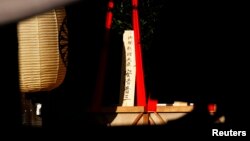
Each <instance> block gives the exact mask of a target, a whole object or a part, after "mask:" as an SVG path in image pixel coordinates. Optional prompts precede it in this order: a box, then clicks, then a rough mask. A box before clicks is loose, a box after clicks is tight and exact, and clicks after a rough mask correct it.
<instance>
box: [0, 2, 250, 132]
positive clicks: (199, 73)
mask: <svg viewBox="0 0 250 141" xmlns="http://www.w3.org/2000/svg"><path fill="white" fill-rule="evenodd" d="M163 5H164V8H163V9H161V15H160V16H159V19H160V20H159V22H158V23H156V25H155V26H156V32H155V33H154V36H153V37H152V44H151V45H150V46H149V49H148V50H147V51H146V53H145V56H144V60H145V62H144V66H147V67H148V68H149V69H147V70H146V72H145V73H146V81H147V82H146V83H147V91H150V92H151V93H152V96H153V97H154V98H157V99H159V101H161V102H165V101H167V102H172V101H175V100H187V101H191V102H195V103H197V105H200V106H198V107H199V108H198V109H196V111H195V112H194V113H192V114H191V115H190V116H189V117H187V118H186V119H183V120H180V121H177V122H176V123H173V124H169V126H168V125H166V126H160V127H117V128H112V129H109V130H108V131H112V132H117V131H119V130H116V129H122V130H126V131H128V130H129V131H137V130H145V131H146V132H153V131H161V130H162V129H164V130H165V131H170V132H171V131H177V130H178V131H179V130H180V129H182V128H180V127H183V128H184V130H181V131H183V132H181V133H191V135H194V134H192V130H191V131H190V129H189V127H191V129H198V130H195V131H200V132H202V133H204V134H209V135H210V130H209V129H211V128H213V127H217V126H216V125H210V122H208V121H209V120H210V119H209V118H208V117H207V113H206V112H204V111H203V110H205V108H206V104H207V103H211V102H214V103H217V104H218V105H219V106H220V107H221V110H222V113H224V114H225V115H226V117H228V119H227V122H226V124H225V125H223V126H221V127H220V126H219V127H218V128H223V129H226V130H227V129H231V128H233V129H235V130H246V129H247V126H246V119H247V116H246V114H247V112H248V109H247V104H246V103H247V102H248V100H247V98H246V95H247V94H248V93H247V92H246V91H245V90H244V88H245V86H246V83H245V82H247V80H246V76H245V73H244V72H245V68H246V67H245V66H246V65H247V64H244V63H245V61H246V58H247V55H246V52H245V51H244V49H243V48H242V47H245V46H246V45H245V44H244V42H243V41H244V39H245V34H244V31H245V29H244V26H243V24H244V18H242V14H243V12H241V11H238V9H237V5H234V3H222V4H221V3H212V2H202V3H191V2H171V1H167V2H164V3H163ZM105 8H106V3H105V1H101V2H100V1H98V2H97V1H82V2H80V3H77V4H73V5H70V6H67V7H66V9H67V14H68V29H69V65H68V72H67V75H66V79H65V82H64V83H63V84H62V85H61V86H60V87H59V88H57V89H55V90H53V91H52V92H50V93H49V95H47V94H46V95H45V96H44V97H45V98H44V99H43V100H44V108H43V110H44V111H43V120H44V121H43V123H44V129H54V128H57V129H76V128H78V127H80V128H84V129H85V127H86V128H88V129H91V131H93V130H92V129H94V130H95V128H94V127H96V126H94V125H93V121H94V119H93V117H92V116H91V114H89V112H88V108H89V107H90V105H91V103H92V94H93V90H94V88H95V84H96V82H97V81H98V78H96V77H97V73H98V72H99V70H98V65H99V56H100V54H101V49H102V47H103V37H104V32H105V29H104V22H105V11H106V9H105ZM16 35H17V34H16V24H15V23H10V24H8V25H4V26H2V27H0V40H1V42H2V45H1V49H2V52H3V54H2V55H1V60H2V67H1V72H2V73H1V75H2V77H1V80H2V83H3V84H2V85H1V90H2V92H1V99H2V101H4V102H5V103H6V102H7V103H6V104H5V103H4V104H3V105H2V106H1V107H2V108H3V110H2V114H1V117H2V118H3V120H2V123H3V126H2V127H4V128H5V127H6V129H7V128H9V129H11V130H13V129H16V128H17V129H20V128H21V129H22V130H23V128H24V129H28V130H29V128H25V127H23V126H22V125H21V111H20V104H21V103H20V101H19V100H20V96H19V90H18V64H17V57H18V56H17V46H18V43H17V37H16ZM111 41H112V43H111V45H110V48H109V58H108V64H107V66H108V67H107V68H108V71H107V79H106V80H105V81H106V86H105V90H104V95H105V96H104V97H105V98H104V99H103V100H104V101H103V103H104V105H115V104H117V100H118V96H117V95H116V94H117V93H118V92H119V85H120V83H119V80H120V78H119V77H120V73H119V72H118V71H120V60H119V57H120V53H121V47H122V46H121V36H119V35H117V33H113V32H112V33H111ZM117 46H118V48H116V47H117ZM144 52H145V51H144ZM117 82H118V83H117ZM1 104H2V102H1ZM2 108H1V109H2ZM4 125H5V126H4ZM185 125H187V126H185ZM58 127H60V128H58ZM66 127H71V128H66ZM186 127H188V128H186ZM196 127H197V128H196ZM98 129H101V130H100V131H107V129H106V128H104V127H100V128H98ZM102 129H104V130H102ZM131 129H135V130H131ZM155 129H161V130H155ZM168 129H169V130H168ZM186 129H189V130H186ZM200 129H202V130H200ZM203 129H204V130H203ZM34 130H37V129H34ZM38 131H40V129H39V130H38ZM64 131H65V130H64ZM66 131H67V130H66ZM98 131H99V130H98ZM186 131H188V132H186ZM179 132H180V131H179ZM108 133H109V132H108ZM131 133H132V132H131ZM171 133H172V132H171ZM174 133H175V132H174Z"/></svg>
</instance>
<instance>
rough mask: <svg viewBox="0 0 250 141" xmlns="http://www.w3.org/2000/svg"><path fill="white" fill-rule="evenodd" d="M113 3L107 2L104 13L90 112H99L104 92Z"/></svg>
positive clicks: (110, 0) (111, 0) (111, 1)
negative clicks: (103, 27)
mask: <svg viewBox="0 0 250 141" xmlns="http://www.w3.org/2000/svg"><path fill="white" fill-rule="evenodd" d="M113 8H114V1H113V0H109V2H108V9H107V13H106V21H105V35H104V47H103V49H102V51H101V56H100V64H99V69H98V70H99V72H98V74H97V80H96V88H95V92H94V95H93V98H92V105H91V111H92V112H95V111H99V110H100V108H101V104H102V97H103V91H104V83H105V75H106V66H107V57H108V46H109V42H110V29H111V26H112V19H113V13H112V10H113Z"/></svg>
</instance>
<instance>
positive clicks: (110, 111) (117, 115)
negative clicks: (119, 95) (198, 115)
mask: <svg viewBox="0 0 250 141" xmlns="http://www.w3.org/2000/svg"><path fill="white" fill-rule="evenodd" d="M193 108H194V106H157V109H156V111H146V110H145V109H144V107H143V106H131V107H130V106H117V107H105V108H102V109H101V111H100V112H99V113H97V115H98V116H96V117H97V118H98V122H99V123H100V124H106V125H107V126H136V125H162V124H166V123H167V122H168V121H170V120H175V119H178V118H181V117H183V116H185V115H186V114H187V113H188V112H191V111H192V110H193Z"/></svg>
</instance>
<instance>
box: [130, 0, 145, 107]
mask: <svg viewBox="0 0 250 141" xmlns="http://www.w3.org/2000/svg"><path fill="white" fill-rule="evenodd" d="M132 8H133V9H132V22H133V30H134V36H135V53H136V57H135V60H136V98H137V106H146V91H145V83H144V72H143V60H142V53H141V39H140V29H139V15H138V0H132Z"/></svg>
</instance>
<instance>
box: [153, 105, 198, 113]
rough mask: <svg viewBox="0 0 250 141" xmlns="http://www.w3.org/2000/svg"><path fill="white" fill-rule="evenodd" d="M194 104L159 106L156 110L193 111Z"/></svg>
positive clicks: (163, 111)
mask: <svg viewBox="0 0 250 141" xmlns="http://www.w3.org/2000/svg"><path fill="white" fill-rule="evenodd" d="M193 109H194V106H157V110H156V112H162V113H165V112H166V113H167V112H191V111H192V110H193Z"/></svg>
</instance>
